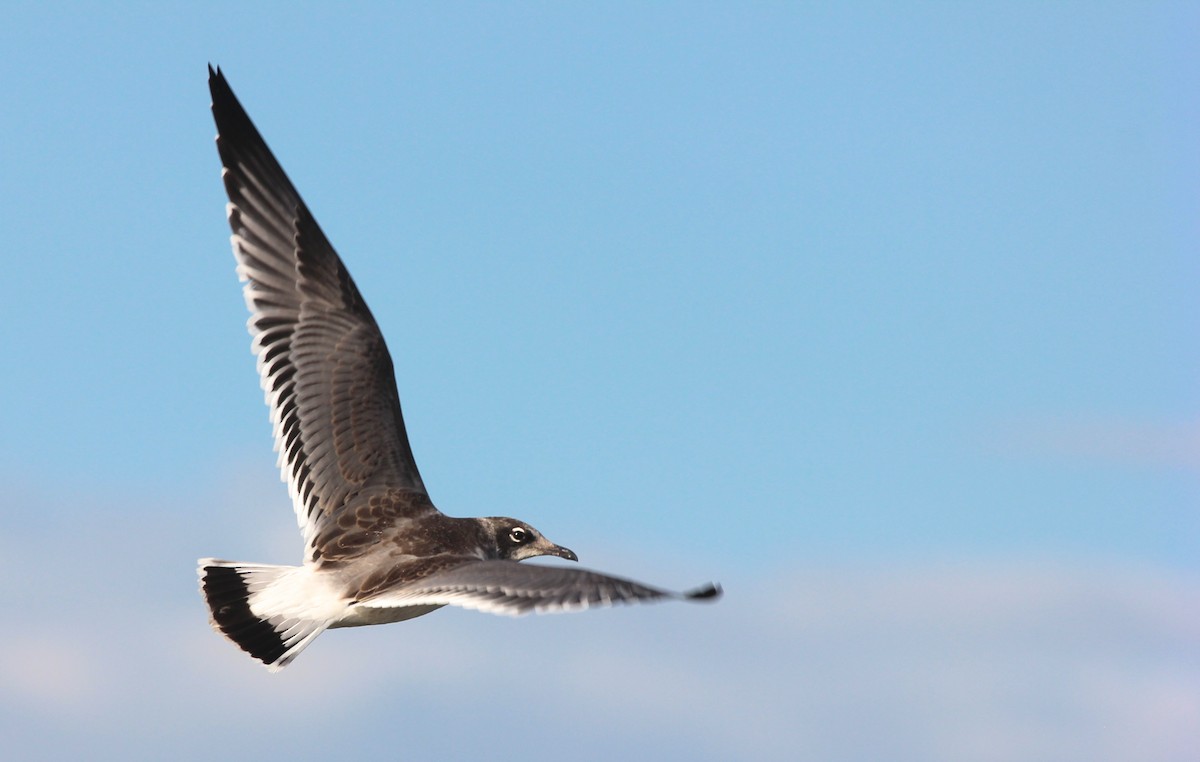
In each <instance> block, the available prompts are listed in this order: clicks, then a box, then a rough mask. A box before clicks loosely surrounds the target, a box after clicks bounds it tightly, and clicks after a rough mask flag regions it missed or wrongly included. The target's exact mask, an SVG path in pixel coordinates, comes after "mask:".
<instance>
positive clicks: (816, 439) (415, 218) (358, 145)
mask: <svg viewBox="0 0 1200 762" xmlns="http://www.w3.org/2000/svg"><path fill="white" fill-rule="evenodd" d="M1198 23H1200V11H1198V10H1197V7H1196V6H1195V5H1193V4H1186V3H1178V4H1168V3H1128V4H1120V3H1106V4H1094V3H1077V4H1067V3H1063V4H1056V5H1054V6H1053V7H1047V4H1034V3H1029V4H1021V3H1011V4H970V5H969V6H968V5H966V4H964V5H961V6H960V5H958V4H939V3H921V4H903V5H899V4H876V3H853V4H838V5H834V4H828V5H814V4H804V5H800V4H753V5H750V4H746V5H736V6H735V5H718V4H692V3H661V4H654V5H652V6H644V5H641V4H625V3H611V4H604V5H592V6H585V5H577V4H572V5H569V6H559V5H555V4H536V3H535V4H509V5H504V6H501V5H494V4H421V5H415V4H394V5H393V4H364V5H357V6H350V7H343V8H340V9H337V10H334V9H330V8H324V7H320V6H318V5H316V4H312V3H300V4H287V5H284V4H278V3H260V4H255V5H254V6H253V7H246V6H245V4H235V3H209V4H206V5H205V7H204V8H203V9H190V8H186V7H184V6H183V5H182V4H180V5H178V6H176V5H174V4H164V5H163V6H162V7H160V6H157V5H155V6H147V5H143V4H123V5H117V6H105V7H104V8H100V7H99V6H92V5H89V4H57V5H53V6H45V7H42V6H36V5H34V4H24V5H22V6H19V7H15V8H11V9H8V10H7V11H6V22H5V24H4V27H3V29H0V75H2V76H3V80H4V82H5V83H6V104H7V106H6V108H5V109H4V113H5V116H4V117H2V118H0V167H2V168H3V170H2V171H0V194H2V197H3V199H4V204H3V205H2V206H0V228H2V229H3V231H4V236H5V242H6V244H7V254H6V256H5V260H4V261H5V264H6V276H7V277H5V278H3V279H2V281H0V325H2V326H3V329H0V331H2V332H0V337H2V342H3V343H2V345H0V346H3V348H4V350H5V352H6V354H7V355H8V357H9V358H10V359H9V362H8V363H7V365H6V370H5V373H3V374H2V375H0V392H2V393H3V399H4V404H3V405H2V406H0V430H2V431H4V432H5V436H4V437H2V438H0V474H2V475H3V478H4V480H5V483H6V485H7V487H8V489H7V490H6V492H7V497H6V498H5V499H4V500H5V504H6V506H7V510H6V512H5V515H6V521H5V522H4V526H3V528H2V529H0V552H2V553H3V554H4V557H5V559H6V569H8V573H7V574H5V575H3V579H2V580H0V602H2V603H3V606H2V607H0V611H2V612H3V613H0V624H3V625H4V626H3V627H0V633H2V634H0V652H3V654H4V656H3V657H0V708H2V711H0V735H3V737H5V738H6V739H15V740H13V741H10V742H9V743H13V744H15V748H17V749H19V750H20V751H22V752H23V753H24V755H25V756H27V757H29V758H47V759H49V758H70V757H73V756H76V755H77V754H79V753H80V752H81V751H85V750H86V751H87V753H88V754H89V756H94V757H100V758H113V759H116V758H122V759H124V758H128V757H130V756H132V757H143V758H150V757H157V756H161V752H162V750H164V749H172V750H175V751H176V752H178V753H180V754H181V757H180V758H193V757H194V758H211V756H212V754H213V753H215V750H217V749H222V748H228V747H229V745H231V744H236V747H237V748H240V749H244V750H245V751H246V753H247V754H250V753H254V754H258V755H266V756H268V757H270V756H273V755H275V754H279V755H283V754H286V753H293V754H296V753H327V752H332V751H337V752H338V753H340V754H351V755H353V754H380V753H390V750H394V749H395V748H396V745H397V744H399V743H401V742H402V743H403V744H404V748H405V749H406V750H407V751H408V752H409V754H410V755H411V756H414V757H416V758H420V757H426V758H428V757H435V756H440V755H463V756H465V755H467V754H471V755H479V754H484V753H489V752H491V751H494V749H495V747H494V744H496V743H497V742H498V741H499V740H500V739H509V741H510V742H512V743H513V744H514V745H513V748H512V749H511V751H512V753H513V755H514V756H515V755H516V754H518V753H521V754H532V755H533V756H535V757H537V756H539V755H541V754H542V753H544V752H545V753H549V752H551V751H553V753H555V754H556V756H557V754H558V752H562V751H564V750H570V752H571V753H572V755H573V756H574V757H576V758H579V759H604V758H610V757H612V756H615V755H618V754H619V755H624V756H629V755H631V754H639V755H640V754H650V753H653V754H655V755H657V756H658V757H660V758H677V759H696V758H711V759H724V758H730V757H731V756H732V755H734V754H743V753H745V752H746V751H747V750H752V751H753V752H754V754H753V756H757V757H759V758H763V759H776V758H777V759H785V758H787V759H795V758H802V759H822V760H841V759H846V760H850V759H867V758H878V756H879V754H880V753H881V750H886V751H887V754H888V755H889V756H890V757H891V758H893V759H913V760H917V759H1011V758H1056V759H1068V758H1076V759H1105V758H1110V759H1123V758H1128V757H1129V755H1130V754H1134V753H1136V754H1138V755H1139V756H1143V757H1144V758H1152V759H1185V758H1190V757H1192V756H1193V755H1194V753H1195V749H1196V748H1198V747H1200V734H1198V733H1197V730H1196V728H1197V727H1200V699H1198V698H1197V696H1200V662H1198V661H1197V659H1196V656H1195V654H1196V653H1198V652H1200V618H1198V617H1197V614H1196V611H1198V610H1200V608H1198V606H1197V604H1200V522H1198V520H1197V506H1198V503H1200V501H1198V498H1200V492H1198V489H1197V472H1198V470H1200V393H1198V392H1197V389H1198V388H1200V351H1197V346H1200V331H1198V326H1200V308H1198V306H1197V300H1196V299H1195V296H1194V294H1195V292H1196V289H1197V287H1198V285H1200V264H1198V263H1200V259H1198V257H1197V248H1198V247H1197V243H1196V242H1197V240H1198V237H1197V236H1198V233H1200V230H1198V226H1197V223H1196V220H1197V213H1196V212H1197V205H1198V203H1200V201H1198V199H1200V192H1198V191H1200V151H1198V149H1197V148H1196V146H1197V143H1196V137H1195V136H1196V135H1197V134H1198V131H1200V130H1198V128H1200V101H1198V100H1197V98H1196V97H1195V88H1194V83H1195V82H1196V81H1197V76H1198V75H1200V53H1197V51H1196V46H1195V44H1194V39H1195V34H1194V33H1195V30H1196V28H1197V24H1198ZM208 62H212V63H214V64H217V65H220V66H221V67H222V68H223V69H224V71H225V73H226V75H227V76H228V78H229V80H230V83H231V84H232V86H233V87H234V89H235V91H236V92H237V94H238V95H239V97H240V98H241V99H242V101H243V103H244V105H245V106H246V108H247V110H248V111H249V113H250V115H251V116H252V118H254V119H255V121H256V122H257V124H258V126H259V128H260V129H261V130H262V132H263V133H264V135H265V137H266V139H267V141H268V142H269V143H270V145H271V146H272V148H273V149H274V151H275V152H276V154H277V155H278V157H279V158H280V160H281V162H282V163H283V165H284V167H285V168H286V169H287V171H288V172H289V174H290V175H291V177H292V179H293V181H294V182H295V183H296V185H297V186H298V187H299V189H300V191H301V193H302V194H303V195H304V197H305V199H306V200H307V202H308V204H309V206H310V207H311V208H312V209H313V211H314V213H315V214H316V216H317V218H318V219H319V220H320V222H321V224H322V226H323V227H324V229H325V231H326V233H327V234H328V235H329V237H330V238H331V240H332V241H333V242H334V244H335V246H337V248H338V250H339V251H340V253H341V254H342V256H343V258H344V259H345V260H346V262H347V264H348V266H349V268H350V270H351V272H352V273H353V274H354V276H355V278H356V279H357V281H358V283H359V286H360V288H361V290H362V291H363V293H364V295H365V296H366V298H367V300H368V302H369V303H370V305H371V307H372V310H373V311H374V313H375V315H376V317H377V319H378V320H379V322H380V323H381V325H382V327H383V329H384V332H385V335H386V336H387V338H388V342H389V346H390V349H391V352H392V355H393V358H394V360H395V364H396V371H397V377H398V383H399V387H400V392H401V397H402V399H403V401H404V409H405V416H406V419H407V421H408V426H409V432H410V437H411V439H412V442H413V447H414V450H415V452H416V456H417V460H418V463H419V465H420V467H421V471H422V474H423V476H424V477H425V481H426V484H427V485H428V486H429V488H430V490H431V493H432V496H433V498H434V500H435V501H436V502H437V503H438V504H439V506H441V507H442V509H443V510H444V511H446V512H448V513H451V514H455V515H495V514H501V515H506V514H507V515H515V516H518V517H520V518H523V519H525V520H528V521H529V522H530V523H532V524H533V525H535V526H537V527H538V528H539V529H541V530H542V531H543V532H545V533H546V534H547V536H549V537H550V538H552V539H553V540H554V541H556V542H560V543H562V544H564V545H567V546H569V547H571V548H573V549H574V550H576V551H577V552H578V553H579V555H580V557H581V558H582V560H583V563H584V565H586V566H589V567H595V568H599V569H603V570H608V571H614V572H618V573H623V574H627V575H630V576H634V577H638V578H643V579H646V580H647V581H651V582H657V583H660V584H663V585H667V586H674V587H684V586H688V585H692V584H696V583H699V582H703V581H705V580H707V579H716V580H719V581H721V582H722V583H723V584H724V585H725V587H726V590H727V595H726V598H725V599H724V600H723V601H722V602H721V603H719V604H718V605H717V606H714V607H698V606H696V607H683V606H677V607H668V606H663V607H658V608H654V609H650V608H645V609H636V610H627V611H608V612H599V613H589V614H586V615H579V616H572V617H542V618H538V619H522V620H518V621H508V620H504V619H499V618H494V617H485V616H483V615H479V614H474V613H469V612H439V613H438V614H436V615H434V616H431V617H426V618H424V619H421V620H416V621H413V622H409V623H404V624H401V625H393V626H390V627H380V628H367V629H363V630H354V631H339V632H336V633H330V634H329V635H327V636H323V637H322V638H321V639H320V640H319V641H318V642H317V643H316V644H315V645H314V646H313V647H312V648H311V649H310V650H309V651H307V652H306V653H305V654H304V656H303V657H302V658H301V659H299V660H298V661H297V662H296V664H295V665H294V666H293V667H291V668H289V669H288V670H287V671H286V672H285V673H283V674H281V675H278V676H272V675H268V674H267V673H266V672H265V671H263V670H261V668H257V667H255V665H254V664H253V663H252V662H251V661H250V660H248V659H245V658H244V657H242V656H241V655H239V654H238V653H236V652H235V651H234V650H233V649H232V648H231V647H229V646H228V645H227V644H226V643H224V642H223V641H222V640H221V639H220V638H218V637H217V636H216V635H214V634H213V633H211V632H210V631H209V630H208V627H207V624H206V622H205V621H204V613H203V609H202V607H201V604H200V601H199V598H198V596H197V595H196V592H195V582H194V576H193V575H194V572H193V565H194V559H195V558H196V557H198V556H209V555H215V556H221V557H227V558H237V559H244V560H247V561H266V562H279V563H294V562H297V561H298V560H299V556H300V546H299V537H298V534H297V533H296V532H295V528H294V522H293V519H292V515H291V511H290V508H289V506H288V505H287V498H286V492H285V490H284V488H283V486H282V485H281V484H280V483H279V482H278V477H277V472H276V471H275V468H274V454H273V453H272V452H271V449H270V429H269V425H268V419H267V412H266V408H265V407H264V406H263V404H262V395H261V392H260V391H259V390H258V388H257V379H256V374H255V373H254V365H253V358H252V356H251V355H250V353H249V351H248V347H249V339H248V337H247V335H246V333H245V329H244V322H245V317H246V316H245V309H244V305H243V303H242V298H241V295H240V290H239V287H238V284H237V281H236V277H235V275H234V271H233V258H232V255H231V254H230V251H229V245H228V227H227V226H226V223H225V218H224V213H223V208H224V203H225V198H224V195H223V189H222V186H221V183H220V178H219V163H218V160H217V156H216V151H215V147H214V145H213V142H212V138H213V135H214V127H213V124H212V120H211V117H210V115H209V113H208V93H207V87H206V84H205V76H206V72H205V68H204V67H205V64H207V63H208ZM481 675H486V677H481ZM235 697H236V698H235ZM231 701H236V702H237V706H238V707H240V709H239V710H238V711H231V708H230V706H229V704H230V702H231ZM322 701H326V702H331V703H332V705H333V708H330V707H329V706H325V705H322V704H321V703H319V702H322ZM231 714H232V715H235V716H232V717H231ZM464 716H470V717H474V718H483V719H485V720H486V722H485V727H483V728H480V729H478V730H477V732H476V731H474V730H472V731H467V732H463V731H461V730H457V729H455V725H454V723H456V722H458V721H459V720H460V719H461V718H462V717H464ZM361 721H367V722H370V723H374V724H375V725H377V727H376V728H375V729H374V730H373V731H372V732H367V733H363V732H362V731H361V727H355V728H354V729H353V730H352V731H349V732H348V731H347V730H346V727H345V725H346V723H355V724H357V723H359V722H361ZM617 729H619V732H618V730H617ZM314 736H316V737H315V738H314ZM47 739H51V740H47ZM531 739H539V740H538V741H537V742H536V743H533V744H532V748H531V746H530V743H531ZM1147 755H1148V756H1147Z"/></svg>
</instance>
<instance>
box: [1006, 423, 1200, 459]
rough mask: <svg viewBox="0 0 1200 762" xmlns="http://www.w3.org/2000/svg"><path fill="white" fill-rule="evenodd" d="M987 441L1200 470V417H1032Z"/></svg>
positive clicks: (1014, 450)
mask: <svg viewBox="0 0 1200 762" xmlns="http://www.w3.org/2000/svg"><path fill="white" fill-rule="evenodd" d="M987 442H988V446H989V448H992V449H999V450H1000V451H1002V452H1006V453H1009V454H1022V455H1038V456H1055V457H1060V458H1073V459H1086V460H1098V461H1105V462H1110V463H1119V464H1123V465H1133V466H1150V467H1168V468H1184V469H1189V470H1200V420H1195V421H1151V420H1135V419H1128V418H1125V419H1121V418H1112V417H1104V416H1093V417H1079V418H1057V419H1050V420H1041V419H1034V418H1030V419H1025V420H1016V421H1011V422H1008V423H1006V424H1003V425H1001V426H999V427H998V428H997V430H995V431H992V432H989V435H988V437H987Z"/></svg>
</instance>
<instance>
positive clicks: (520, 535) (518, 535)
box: [508, 527, 529, 542]
mask: <svg viewBox="0 0 1200 762" xmlns="http://www.w3.org/2000/svg"><path fill="white" fill-rule="evenodd" d="M508 537H509V539H510V540H512V541H513V542H525V541H526V540H527V539H529V533H528V532H526V531H525V529H524V527H513V528H512V529H511V530H510V531H509V533H508Z"/></svg>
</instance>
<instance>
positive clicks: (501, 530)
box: [482, 517, 579, 561]
mask: <svg viewBox="0 0 1200 762" xmlns="http://www.w3.org/2000/svg"><path fill="white" fill-rule="evenodd" d="M482 521H483V522H485V525H486V526H487V528H488V530H489V531H490V532H491V535H492V539H493V540H494V541H495V543H496V557H497V558H502V559H506V560H508V561H521V560H523V559H526V558H533V557H535V556H557V557H558V558H565V559H567V560H568V561H578V560H579V557H578V556H576V555H575V553H574V551H572V550H570V549H569V548H564V547H563V546H561V545H555V544H554V543H552V542H550V541H549V540H547V539H546V538H545V537H543V536H542V533H541V532H539V531H538V530H536V529H534V528H533V527H531V526H529V525H528V524H526V523H525V522H524V521H517V520H516V519H510V518H504V517H494V518H489V519H482Z"/></svg>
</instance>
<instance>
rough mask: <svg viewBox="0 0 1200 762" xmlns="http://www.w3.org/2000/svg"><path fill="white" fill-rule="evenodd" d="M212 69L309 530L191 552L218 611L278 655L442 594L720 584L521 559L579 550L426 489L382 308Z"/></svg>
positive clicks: (280, 430)
mask: <svg viewBox="0 0 1200 762" xmlns="http://www.w3.org/2000/svg"><path fill="white" fill-rule="evenodd" d="M208 73H209V79H208V84H209V89H210V91H211V92H212V111H213V117H214V119H215V120H216V123H217V150H218V152H219V153H220V155H221V164H222V167H223V169H222V173H221V175H222V178H223V179H224V181H225V190H226V192H227V193H228V194H229V205H228V206H227V207H226V210H227V213H228V217H229V225H230V227H231V228H232V229H233V236H232V241H233V253H234V256H235V257H236V258H237V263H238V267H237V272H238V276H239V277H240V278H241V280H242V281H243V282H245V287H244V294H245V297H246V305H247V306H248V307H249V308H250V320H249V322H248V324H247V325H248V327H249V329H250V335H251V336H252V337H253V341H252V347H253V350H254V353H255V354H256V355H257V357H258V371H259V375H260V377H261V381H262V387H263V390H264V392H265V393H266V401H267V406H268V407H269V408H270V411H271V423H272V424H273V427H274V432H275V449H276V450H277V451H278V452H279V467H280V470H281V471H282V475H283V480H284V481H285V482H286V483H287V485H288V492H289V493H290V495H291V498H292V505H293V507H294V508H295V510H296V518H297V520H298V522H299V524H300V530H301V532H302V533H303V535H304V547H305V559H304V564H303V565H302V566H274V565H265V564H249V563H238V562H233V561H221V560H218V559H214V558H204V559H201V560H200V568H199V574H200V590H201V593H202V595H203V596H204V600H205V602H206V603H207V604H208V609H209V614H210V619H211V622H212V626H213V628H214V629H216V630H218V631H219V632H221V633H223V634H224V635H225V636H226V637H228V638H229V639H230V640H232V641H233V642H234V643H235V644H236V645H237V646H238V647H239V648H241V649H242V650H243V651H245V652H246V653H248V654H250V655H251V656H252V657H254V658H255V659H258V660H259V661H261V662H262V663H263V664H265V665H266V666H267V668H268V669H270V670H272V671H276V670H279V669H282V668H283V667H285V666H287V665H288V664H289V663H291V661H292V660H293V659H295V658H296V656H297V655H298V654H299V653H300V652H301V651H302V650H304V648H305V647H306V646H308V644H309V643H311V642H312V641H313V639H314V638H316V637H317V636H318V635H320V634H321V633H322V632H324V631H325V630H327V629H330V628H333V627H357V626H361V625H368V624H385V623H388V622H399V621H403V620H405V619H412V618H413V617H417V616H421V615H423V614H428V613H429V612H431V611H433V610H435V609H438V608H441V607H442V606H446V605H453V606H462V607H464V608H470V609H478V610H479V611H487V612H491V613H494V614H509V615H519V614H525V613H528V612H530V611H537V612H552V611H571V610H578V609H585V608H588V607H591V606H608V605H612V604H617V603H635V602H647V601H659V600H667V599H682V600H714V599H716V598H718V597H719V596H720V595H721V588H720V587H719V586H717V585H713V584H708V585H705V586H703V587H700V588H697V589H695V590H691V591H688V592H684V593H675V592H670V591H667V590H660V589H658V588H655V587H651V586H649V585H643V584H641V583H640V582H634V581H632V580H627V579H622V578H620V577H613V576H609V575H607V574H600V573H598V572H594V571H588V570H586V569H576V568H569V567H562V566H530V565H524V564H519V563H518V561H522V560H524V559H527V558H533V557H535V556H557V557H558V558H564V559H567V560H569V561H576V560H578V559H577V558H576V556H575V553H573V552H572V551H570V550H568V549H567V548H564V547H562V546H561V545H555V544H554V543H552V542H550V541H549V540H547V539H546V538H545V537H544V536H542V534H541V532H539V531H537V530H536V529H534V528H533V527H531V526H529V524H526V523H525V522H523V521H518V520H516V519H510V518H501V517H491V518H479V519H462V518H452V517H450V516H446V515H444V514H443V513H441V512H440V511H438V509H437V508H435V507H434V505H433V503H432V502H431V501H430V499H429V495H428V493H427V492H426V491H425V484H424V483H423V482H422V481H421V475H420V473H418V471H417V464H416V461H415V460H414V459H413V454H412V449H411V447H410V446H409V443H408V436H407V435H406V433H405V430H404V418H403V416H402V415H401V414H400V397H399V394H398V392H397V391H396V378H395V374H394V372H393V370H392V360H391V357H390V356H389V354H388V350H387V347H386V346H385V345H384V341H383V335H382V334H381V333H380V331H379V326H378V325H377V324H376V323H375V319H374V318H373V317H372V316H371V311H370V310H369V309H367V305H366V303H365V302H364V301H363V298H362V295H361V294H359V292H358V288H357V287H356V286H355V285H354V281H353V280H352V279H351V278H350V273H349V272H347V270H346V266H345V265H344V264H343V263H342V260H341V258H340V257H338V255H337V252H335V251H334V249H333V246H332V245H331V244H330V243H329V241H328V240H327V239H326V238H325V235H324V233H322V232H321V228H320V226H318V225H317V221H316V220H315V219H314V218H313V216H312V214H311V213H310V212H309V210H308V207H307V206H306V205H305V204H304V201H303V200H301V198H300V194H299V193H297V192H296V189H295V188H294V187H293V186H292V184H291V182H290V181H289V180H288V178H287V175H286V174H284V171H283V168H282V167H280V166H279V163H278V162H277V161H276V160H275V157H274V155H272V153H271V151H270V149H269V148H267V144H266V143H265V142H263V139H262V137H261V136H260V135H259V133H258V130H257V129H255V127H254V124H253V123H252V122H251V121H250V117H249V116H247V115H246V112H245V111H244V110H243V109H242V106H241V104H240V103H239V102H238V99H237V98H236V97H235V96H234V94H233V91H232V90H231V89H230V88H229V84H228V83H227V82H226V81H225V76H224V75H223V74H222V73H221V71H220V69H217V70H215V71H214V70H213V68H212V67H211V66H210V67H209V69H208Z"/></svg>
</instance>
